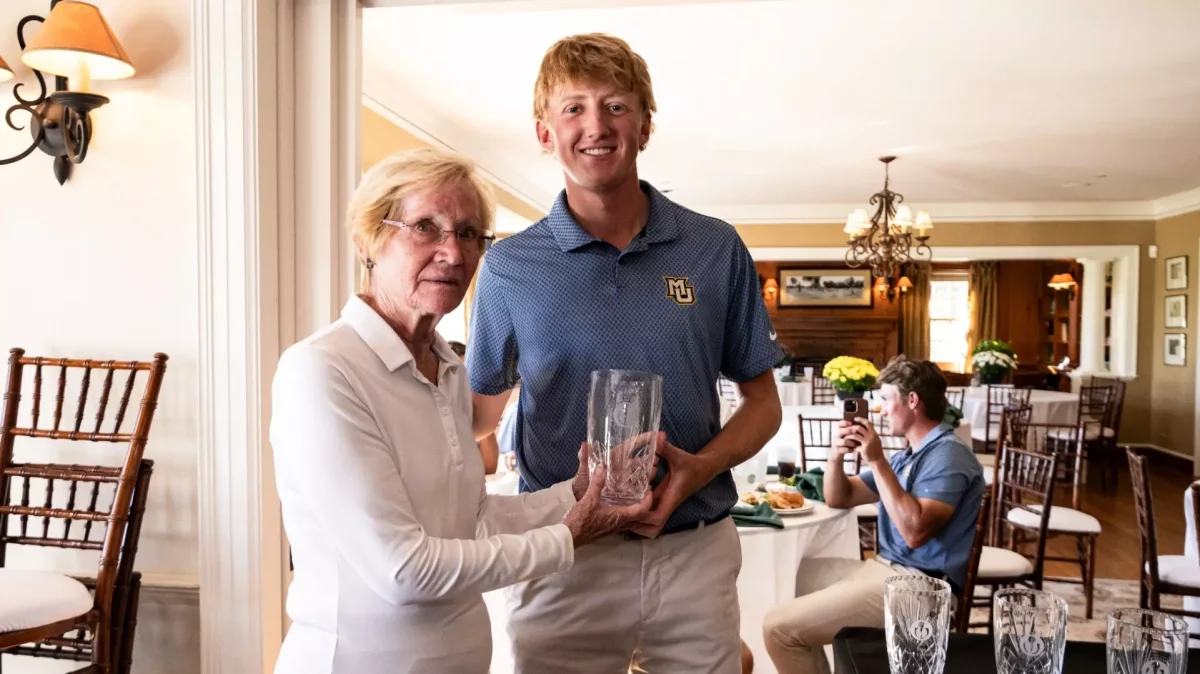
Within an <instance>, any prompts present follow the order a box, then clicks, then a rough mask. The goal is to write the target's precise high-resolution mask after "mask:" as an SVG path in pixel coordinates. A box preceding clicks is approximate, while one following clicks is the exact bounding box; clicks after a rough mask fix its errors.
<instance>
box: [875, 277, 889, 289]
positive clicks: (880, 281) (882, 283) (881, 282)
mask: <svg viewBox="0 0 1200 674" xmlns="http://www.w3.org/2000/svg"><path fill="white" fill-rule="evenodd" d="M875 287H876V288H886V287H888V281H887V279H885V278H884V277H882V276H880V277H879V278H877V279H875Z"/></svg>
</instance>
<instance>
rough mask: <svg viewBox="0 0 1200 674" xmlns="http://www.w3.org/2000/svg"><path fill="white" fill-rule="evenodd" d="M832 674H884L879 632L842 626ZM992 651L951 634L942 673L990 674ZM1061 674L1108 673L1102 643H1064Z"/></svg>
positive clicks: (1193, 669)
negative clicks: (944, 669)
mask: <svg viewBox="0 0 1200 674" xmlns="http://www.w3.org/2000/svg"><path fill="white" fill-rule="evenodd" d="M833 671H834V672H835V674H887V671H888V656H887V644H886V643H885V642H884V636H883V630H881V629H877V628H874V627H845V628H842V631H840V632H838V633H837V636H836V637H835V638H834V640H833ZM995 671H996V652H995V650H994V645H993V641H992V637H990V636H988V635H986V634H951V635H950V644H949V646H948V647H947V649H946V671H945V674H994V672H995ZM1062 671H1063V674H1104V672H1106V671H1108V663H1107V662H1105V650H1104V644H1102V643H1091V642H1084V641H1068V642H1067V652H1066V655H1064V656H1063V670H1062ZM1187 671H1188V672H1189V674H1200V650H1198V649H1194V648H1193V649H1192V650H1191V651H1189V652H1188V668H1187Z"/></svg>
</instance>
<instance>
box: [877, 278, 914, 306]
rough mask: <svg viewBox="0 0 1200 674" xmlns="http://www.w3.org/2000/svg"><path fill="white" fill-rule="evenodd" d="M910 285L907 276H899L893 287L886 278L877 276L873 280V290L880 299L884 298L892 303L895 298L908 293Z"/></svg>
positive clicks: (910, 282)
mask: <svg viewBox="0 0 1200 674" xmlns="http://www.w3.org/2000/svg"><path fill="white" fill-rule="evenodd" d="M912 285H913V284H912V281H910V280H908V277H907V276H901V277H900V280H899V281H896V284H895V285H894V286H893V285H892V283H891V281H890V280H889V279H888V278H887V277H884V276H879V277H876V279H875V285H874V288H875V292H877V293H879V296H880V297H886V298H887V300H888V302H894V301H895V300H896V298H897V297H899V296H900V295H903V294H904V293H906V292H908V290H909V288H912Z"/></svg>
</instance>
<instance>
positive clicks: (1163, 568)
mask: <svg viewBox="0 0 1200 674" xmlns="http://www.w3.org/2000/svg"><path fill="white" fill-rule="evenodd" d="M1146 571H1147V572H1149V571H1150V565H1149V564H1147V565H1146ZM1158 577H1159V579H1160V580H1162V581H1163V582H1166V583H1171V584H1173V585H1182V586H1184V587H1195V588H1200V564H1197V563H1196V560H1194V559H1188V558H1187V557H1184V556H1183V555H1159V557H1158Z"/></svg>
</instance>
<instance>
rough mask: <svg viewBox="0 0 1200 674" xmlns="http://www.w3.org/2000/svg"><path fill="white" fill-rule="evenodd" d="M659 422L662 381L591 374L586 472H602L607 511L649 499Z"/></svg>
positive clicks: (626, 373) (623, 373)
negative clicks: (647, 495)
mask: <svg viewBox="0 0 1200 674" xmlns="http://www.w3.org/2000/svg"><path fill="white" fill-rule="evenodd" d="M661 416H662V377H661V376H659V375H657V374H653V373H650V372H637V371H634V370H596V371H595V372H592V384H591V390H590V391H589V393H588V430H587V441H588V459H589V460H588V464H589V466H588V468H589V469H590V470H592V471H594V470H595V469H596V466H598V465H603V466H604V469H605V472H606V480H605V483H604V491H602V492H601V493H600V500H601V501H603V502H604V503H605V504H606V505H629V504H633V503H637V502H638V501H641V500H642V498H644V497H645V496H646V491H647V490H648V489H649V488H650V477H651V475H650V471H651V470H652V469H653V467H654V451H655V447H656V442H655V441H656V439H657V437H658V424H659V420H660V417H661Z"/></svg>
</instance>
